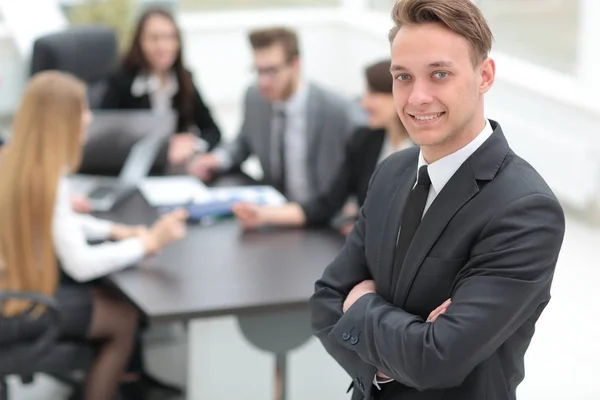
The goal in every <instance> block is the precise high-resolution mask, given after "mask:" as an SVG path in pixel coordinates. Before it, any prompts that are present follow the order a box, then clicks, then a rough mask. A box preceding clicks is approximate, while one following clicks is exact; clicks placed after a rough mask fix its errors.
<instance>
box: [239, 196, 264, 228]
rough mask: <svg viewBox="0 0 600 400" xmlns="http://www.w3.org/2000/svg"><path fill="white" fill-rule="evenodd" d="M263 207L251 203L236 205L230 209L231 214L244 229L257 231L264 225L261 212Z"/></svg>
mask: <svg viewBox="0 0 600 400" xmlns="http://www.w3.org/2000/svg"><path fill="white" fill-rule="evenodd" d="M263 208H264V206H261V205H259V204H252V203H238V204H235V205H234V206H233V207H232V209H231V210H232V211H233V214H234V215H235V216H236V218H237V219H238V221H239V222H240V225H242V227H243V228H244V229H248V230H251V229H257V228H259V227H260V226H261V225H263V224H264V221H263V219H264V218H263V215H262V214H263V213H262V212H261V211H263Z"/></svg>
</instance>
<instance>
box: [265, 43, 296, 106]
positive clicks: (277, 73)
mask: <svg viewBox="0 0 600 400" xmlns="http://www.w3.org/2000/svg"><path fill="white" fill-rule="evenodd" d="M254 69H255V71H256V73H257V77H258V89H259V90H260V93H261V94H262V96H263V97H264V98H265V99H267V101H269V102H273V101H278V100H285V99H287V98H288V97H290V96H291V94H292V92H293V91H294V85H295V80H296V78H297V76H298V70H299V61H298V60H297V59H295V60H292V61H290V60H288V59H287V58H286V56H285V52H284V50H283V47H282V46H281V45H279V44H275V45H273V46H270V47H265V48H262V49H257V50H255V51H254Z"/></svg>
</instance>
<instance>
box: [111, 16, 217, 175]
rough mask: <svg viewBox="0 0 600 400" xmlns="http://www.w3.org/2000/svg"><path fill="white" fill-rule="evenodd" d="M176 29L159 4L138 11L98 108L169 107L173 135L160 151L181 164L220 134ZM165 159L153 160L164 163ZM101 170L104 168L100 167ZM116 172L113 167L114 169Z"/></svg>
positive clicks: (204, 149) (161, 108)
mask: <svg viewBox="0 0 600 400" xmlns="http://www.w3.org/2000/svg"><path fill="white" fill-rule="evenodd" d="M181 47H182V46H181V34H180V31H179V29H178V27H177V25H176V24H175V20H174V19H173V16H172V15H171V14H170V13H169V12H167V11H165V10H162V9H150V10H148V11H146V12H145V13H143V14H142V16H141V17H140V19H139V22H138V24H137V28H136V30H135V33H134V37H133V41H132V43H131V47H130V49H129V51H128V53H127V54H126V55H125V58H124V59H123V62H122V64H121V67H120V68H119V69H118V70H117V71H116V72H115V73H114V74H113V75H112V76H111V77H110V78H109V80H108V87H107V91H106V94H105V95H104V98H103V99H102V102H101V105H100V108H102V109H152V110H154V111H156V112H161V111H166V110H171V109H172V110H174V111H176V112H177V114H178V123H177V134H175V135H174V136H173V137H172V138H171V140H170V142H169V148H168V152H167V151H165V154H164V155H165V156H166V158H167V159H168V162H169V164H170V165H176V166H177V165H183V164H185V163H186V162H187V161H188V159H189V158H190V157H191V156H192V155H193V154H194V153H195V152H196V151H206V150H210V149H212V148H214V147H215V146H216V145H217V144H218V143H219V141H220V139H221V133H220V131H219V128H218V127H217V125H216V124H215V121H214V120H213V118H212V116H211V113H210V110H209V109H208V107H207V106H206V104H205V103H204V101H203V100H202V97H201V96H200V93H199V92H198V90H197V89H196V87H195V86H194V83H193V80H192V74H191V73H190V72H189V71H188V70H187V69H186V68H185V66H184V64H183V56H182V48H181ZM165 161H166V160H159V161H158V162H157V164H158V165H160V166H162V167H164V166H165ZM103 172H105V173H107V172H106V171H103ZM117 172H118V171H117Z"/></svg>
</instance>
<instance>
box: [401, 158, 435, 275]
mask: <svg viewBox="0 0 600 400" xmlns="http://www.w3.org/2000/svg"><path fill="white" fill-rule="evenodd" d="M430 186H431V180H430V179H429V173H428V172H427V166H426V165H424V166H422V167H421V168H419V177H418V179H417V185H416V186H415V187H414V189H413V190H411V192H410V194H409V195H408V199H407V200H406V205H405V206H404V212H403V213H402V223H401V224H400V235H399V237H398V245H397V246H396V257H395V259H394V285H395V284H396V282H395V281H396V279H397V277H398V275H399V273H400V268H402V263H403V262H404V258H405V257H406V252H407V251H408V247H409V246H410V243H411V242H412V239H413V236H415V232H416V231H417V228H418V227H419V224H420V223H421V218H422V217H423V211H424V210H425V204H426V203H427V196H428V195H429V187H430Z"/></svg>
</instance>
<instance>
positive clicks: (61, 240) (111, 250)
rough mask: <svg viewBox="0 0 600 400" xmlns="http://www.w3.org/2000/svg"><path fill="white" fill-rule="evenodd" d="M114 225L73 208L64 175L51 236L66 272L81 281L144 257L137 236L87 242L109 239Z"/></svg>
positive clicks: (102, 274)
mask: <svg viewBox="0 0 600 400" xmlns="http://www.w3.org/2000/svg"><path fill="white" fill-rule="evenodd" d="M111 224H112V223H111V222H110V221H105V220H101V219H98V218H94V217H92V216H91V215H83V214H77V213H76V212H75V211H73V209H72V208H71V196H70V190H69V182H68V180H67V179H66V178H65V177H63V178H61V180H60V182H59V186H58V193H57V196H56V204H55V206H54V215H53V219H52V237H53V241H54V250H55V252H56V256H57V257H58V260H59V261H60V264H61V267H62V268H63V271H64V272H65V273H66V274H67V275H69V276H70V277H71V278H73V279H74V280H76V281H78V282H85V281H89V280H92V279H96V278H100V277H102V276H105V275H107V274H109V273H111V272H114V271H118V270H120V269H123V268H125V267H127V266H129V265H132V264H135V263H137V262H138V261H140V260H141V259H142V258H143V256H144V248H143V245H142V242H141V240H140V239H138V238H131V239H125V240H121V241H119V242H113V243H108V242H107V243H102V244H98V245H90V244H88V242H87V241H88V240H106V239H109V236H110V228H111Z"/></svg>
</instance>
